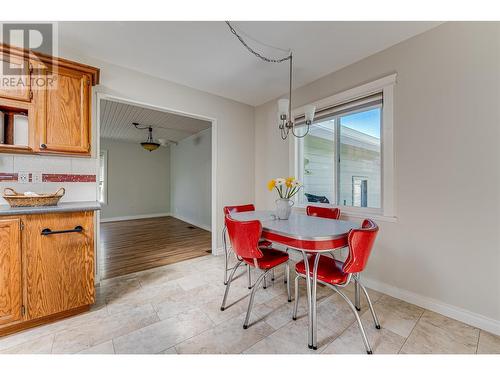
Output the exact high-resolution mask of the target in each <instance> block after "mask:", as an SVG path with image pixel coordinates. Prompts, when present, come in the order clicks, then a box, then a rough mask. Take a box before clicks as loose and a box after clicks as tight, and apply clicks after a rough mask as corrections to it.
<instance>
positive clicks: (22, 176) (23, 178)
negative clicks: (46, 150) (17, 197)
mask: <svg viewBox="0 0 500 375" xmlns="http://www.w3.org/2000/svg"><path fill="white" fill-rule="evenodd" d="M17 182H19V183H20V184H27V183H28V182H30V174H29V172H18V174H17Z"/></svg>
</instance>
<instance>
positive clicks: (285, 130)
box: [226, 21, 316, 140]
mask: <svg viewBox="0 0 500 375" xmlns="http://www.w3.org/2000/svg"><path fill="white" fill-rule="evenodd" d="M226 24H227V26H228V27H229V30H230V31H231V32H232V33H233V34H234V36H236V38H238V40H239V41H240V43H241V44H243V46H244V47H245V48H246V49H247V50H248V51H249V52H250V53H252V54H253V55H255V56H256V57H258V58H259V59H261V60H263V61H265V62H268V63H282V62H284V61H288V62H289V85H288V99H280V100H278V129H279V130H280V135H281V139H283V140H285V139H287V137H288V134H289V133H290V131H291V132H292V135H293V136H295V137H297V138H303V137H305V136H306V135H307V134H308V133H309V126H310V125H311V124H312V122H313V120H314V113H315V111H316V107H315V106H313V105H308V106H306V107H304V117H305V120H304V125H299V126H306V127H307V128H306V130H305V132H304V134H302V135H298V134H297V133H296V129H297V127H298V126H297V125H296V124H295V122H294V119H293V118H292V77H293V54H292V52H291V51H287V52H288V53H289V55H288V56H285V57H283V58H281V59H273V58H269V57H266V56H264V55H262V54H260V53H259V52H257V51H255V50H253V49H252V48H250V47H249V45H248V44H247V43H246V42H245V41H244V40H243V38H242V37H241V36H240V35H239V34H238V33H237V32H236V30H235V29H234V27H233V26H232V25H231V24H230V23H229V21H226ZM252 39H253V38H252ZM253 40H255V39H253ZM261 44H264V43H261ZM266 46H268V45H267V44H266ZM268 47H269V46H268ZM273 48H275V49H279V50H281V51H283V49H281V48H276V47H273Z"/></svg>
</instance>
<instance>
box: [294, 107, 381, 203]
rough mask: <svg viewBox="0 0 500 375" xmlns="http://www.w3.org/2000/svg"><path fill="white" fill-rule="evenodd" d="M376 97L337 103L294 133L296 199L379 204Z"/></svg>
mask: <svg viewBox="0 0 500 375" xmlns="http://www.w3.org/2000/svg"><path fill="white" fill-rule="evenodd" d="M381 109H382V101H381V99H379V100H377V101H373V100H372V101H369V100H368V101H365V103H364V104H361V105H360V104H359V101H358V102H357V103H353V104H352V105H351V106H349V105H347V106H346V105H343V106H342V108H341V110H339V111H337V112H335V111H332V112H331V113H329V114H328V115H327V116H323V117H321V116H319V120H316V121H315V122H314V123H313V124H312V125H311V127H310V132H309V134H308V135H307V136H306V137H304V138H302V139H299V140H298V142H299V144H298V150H299V151H298V152H299V155H298V160H297V161H298V163H299V164H298V165H299V175H300V174H301V175H300V176H299V178H300V179H301V180H302V181H303V183H304V190H303V194H301V195H300V197H299V202H300V203H302V204H307V203H308V202H320V203H332V204H337V205H341V206H353V207H367V208H381V143H380V141H381V136H380V134H381V114H382V111H381Z"/></svg>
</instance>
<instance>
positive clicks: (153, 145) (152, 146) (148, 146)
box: [133, 122, 160, 152]
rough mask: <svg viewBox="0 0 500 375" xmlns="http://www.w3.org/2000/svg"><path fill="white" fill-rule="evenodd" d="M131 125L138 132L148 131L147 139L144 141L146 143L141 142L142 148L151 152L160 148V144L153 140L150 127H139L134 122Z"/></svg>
mask: <svg viewBox="0 0 500 375" xmlns="http://www.w3.org/2000/svg"><path fill="white" fill-rule="evenodd" d="M133 125H134V126H135V128H136V129H140V130H144V129H148V132H149V133H148V139H147V140H146V142H141V146H142V148H144V149H145V150H148V151H149V152H151V151H154V150H156V149H157V148H158V147H160V144H159V143H157V142H155V141H154V140H153V128H152V127H151V126H141V125H139V124H138V123H137V122H134V123H133Z"/></svg>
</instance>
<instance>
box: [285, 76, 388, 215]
mask: <svg viewBox="0 0 500 375" xmlns="http://www.w3.org/2000/svg"><path fill="white" fill-rule="evenodd" d="M396 79H397V74H396V73H395V74H391V75H388V76H385V77H383V78H380V79H377V80H375V81H372V82H369V83H366V84H363V85H361V86H357V87H354V88H352V89H349V90H346V91H343V92H341V93H338V94H335V95H332V96H330V97H328V98H324V99H321V100H318V101H316V102H314V103H309V104H312V105H314V106H315V107H316V110H317V111H319V110H321V109H324V108H328V107H333V106H337V105H340V104H343V103H347V102H351V101H353V100H356V99H359V98H362V97H366V96H369V95H372V94H376V93H382V95H383V107H382V123H381V128H382V129H381V154H382V155H381V158H382V165H381V185H382V186H381V199H382V207H381V208H380V209H372V208H365V207H351V206H340V208H341V210H342V212H343V213H344V214H345V215H346V216H348V217H353V218H362V217H366V216H369V217H372V218H374V219H379V220H385V221H391V222H394V221H396V220H397V219H396V217H397V215H396V203H395V202H396V196H395V194H396V189H395V178H394V177H395V176H394V85H395V84H396ZM303 114H304V107H300V108H296V109H295V110H293V112H292V118H296V117H298V116H301V115H303ZM289 147H290V148H289V155H290V174H291V175H293V176H298V175H299V166H300V165H299V164H300V163H299V161H298V160H297V155H298V147H299V142H298V141H297V138H296V137H290V141H289ZM295 203H296V207H298V208H301V205H298V204H297V202H295ZM316 204H317V203H316ZM317 205H321V204H317Z"/></svg>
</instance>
